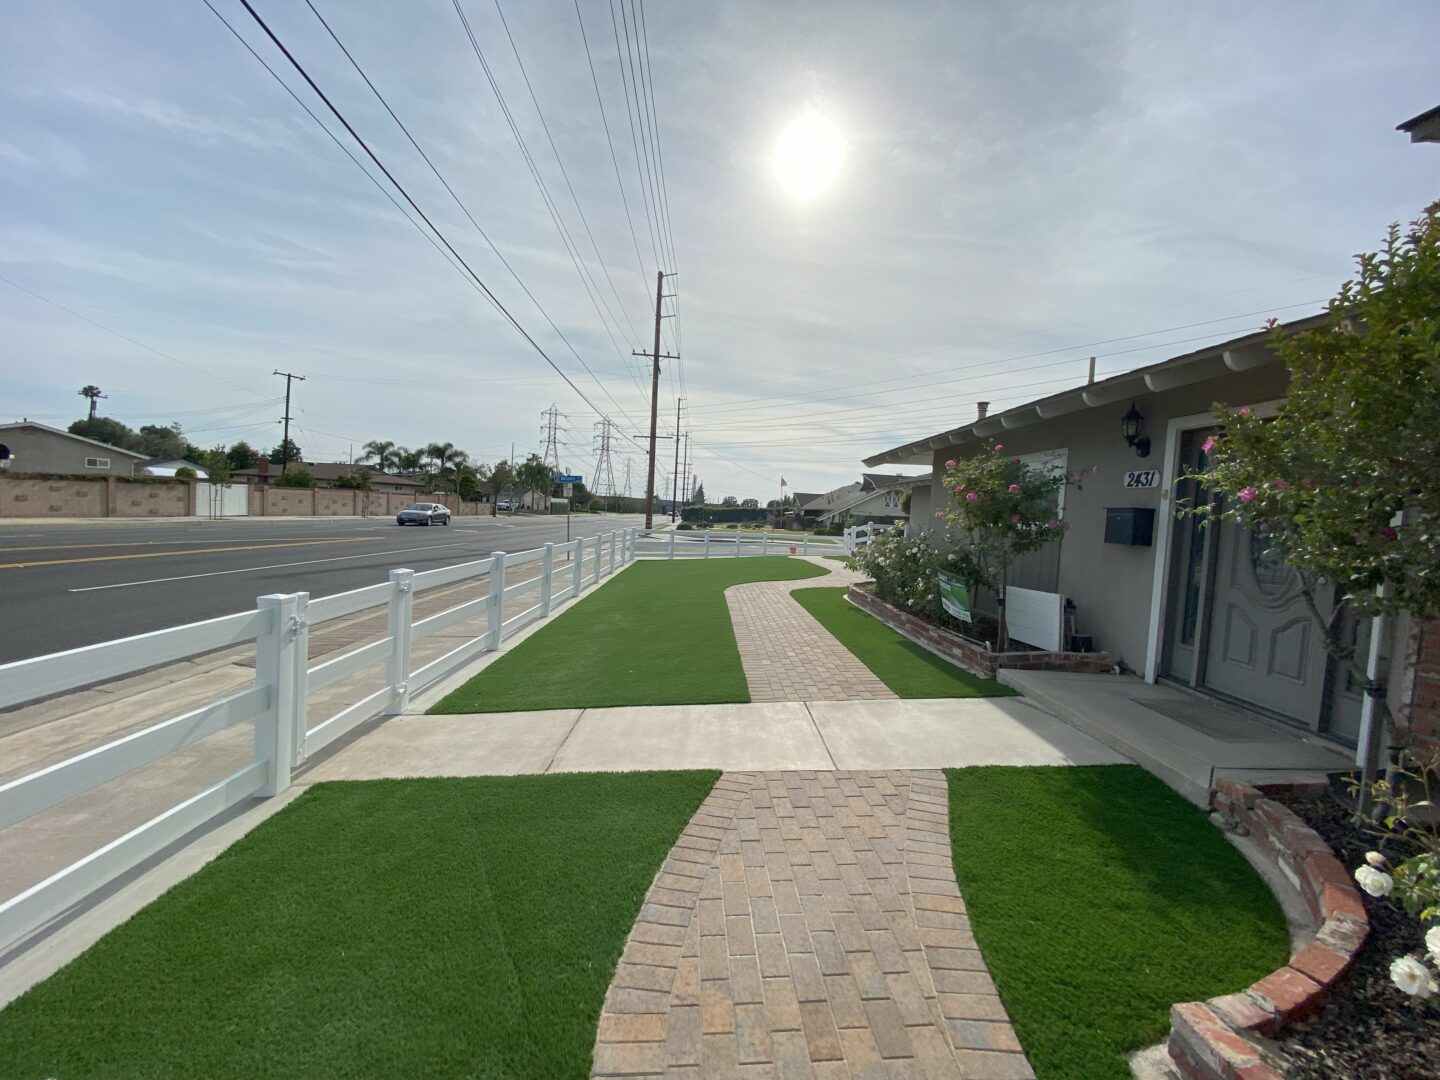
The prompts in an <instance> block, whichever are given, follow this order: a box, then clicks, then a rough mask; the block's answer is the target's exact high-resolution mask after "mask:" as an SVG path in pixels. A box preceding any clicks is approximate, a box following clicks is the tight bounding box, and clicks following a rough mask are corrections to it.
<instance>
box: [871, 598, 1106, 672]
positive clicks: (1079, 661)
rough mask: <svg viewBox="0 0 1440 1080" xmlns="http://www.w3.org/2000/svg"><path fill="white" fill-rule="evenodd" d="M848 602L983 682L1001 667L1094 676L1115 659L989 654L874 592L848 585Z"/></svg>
mask: <svg viewBox="0 0 1440 1080" xmlns="http://www.w3.org/2000/svg"><path fill="white" fill-rule="evenodd" d="M845 595H846V597H847V598H848V599H849V601H850V602H851V603H852V604H854V605H855V606H856V607H858V608H860V609H861V610H863V611H867V612H869V613H870V614H871V615H874V616H875V617H876V618H877V619H879V620H880V621H881V622H883V623H885V624H887V625H888V626H890V627H891V628H892V629H894V630H898V631H899V632H900V633H902V634H904V635H905V636H906V637H908V638H909V639H910V640H911V641H913V642H915V643H916V644H917V645H923V646H925V648H927V649H929V650H930V651H931V652H933V653H938V654H939V655H940V656H943V657H944V658H945V659H946V660H949V661H951V662H952V663H955V664H958V665H959V666H960V667H962V668H964V669H965V670H966V671H968V672H970V673H972V674H974V675H979V676H980V677H981V678H983V679H993V678H995V672H997V671H998V670H999V669H1000V668H1023V669H1025V670H1027V671H1078V672H1083V673H1085V674H1088V675H1097V674H1100V673H1101V672H1106V671H1110V670H1111V669H1113V668H1114V667H1115V664H1116V663H1117V660H1116V658H1115V657H1113V656H1111V655H1110V654H1109V653H1103V652H1099V653H1076V652H1042V651H1040V650H1035V651H1030V650H1027V651H1024V652H1003V653H997V652H991V651H990V650H989V649H987V648H985V646H984V645H982V644H979V643H978V642H974V641H970V640H969V639H968V638H964V637H961V636H960V635H959V634H957V633H955V632H953V631H951V630H946V629H945V628H944V627H941V626H936V625H935V624H934V623H932V622H927V621H925V620H924V619H922V618H920V617H919V616H917V615H911V614H910V613H909V612H908V611H901V610H900V609H899V608H898V607H896V606H895V605H894V604H888V603H886V602H885V601H884V600H881V599H880V598H879V597H877V596H876V595H875V594H874V593H872V592H869V591H868V590H866V589H863V588H861V587H860V586H859V585H851V586H850V588H849V589H848V590H847V591H846V593H845Z"/></svg>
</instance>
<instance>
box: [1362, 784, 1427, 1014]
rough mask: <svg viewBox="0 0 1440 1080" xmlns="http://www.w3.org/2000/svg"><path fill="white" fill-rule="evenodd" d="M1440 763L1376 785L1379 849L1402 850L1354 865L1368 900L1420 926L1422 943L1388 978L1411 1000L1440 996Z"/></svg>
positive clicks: (1372, 856) (1373, 853)
mask: <svg viewBox="0 0 1440 1080" xmlns="http://www.w3.org/2000/svg"><path fill="white" fill-rule="evenodd" d="M1437 765H1440V761H1431V762H1428V763H1417V766H1416V768H1414V769H1398V770H1396V773H1395V778H1394V779H1393V780H1381V781H1378V782H1377V783H1376V784H1375V785H1374V788H1373V791H1372V797H1373V801H1374V803H1375V804H1376V805H1379V806H1385V807H1387V808H1388V810H1389V813H1388V814H1386V816H1385V818H1384V824H1385V829H1384V831H1383V832H1380V833H1379V834H1378V835H1379V836H1380V837H1381V838H1382V840H1383V842H1384V843H1383V844H1382V846H1387V845H1388V846H1391V847H1393V848H1395V849H1398V850H1399V851H1403V852H1404V857H1400V856H1399V855H1395V856H1387V855H1386V854H1384V853H1383V852H1379V851H1371V852H1367V853H1366V855H1365V865H1363V866H1359V867H1356V869H1355V880H1356V881H1357V882H1358V883H1359V884H1360V887H1361V888H1362V889H1364V890H1365V891H1366V892H1367V893H1369V894H1370V895H1371V896H1377V897H1378V896H1389V897H1391V898H1393V899H1394V900H1396V901H1397V902H1399V903H1400V905H1401V906H1402V907H1404V908H1405V910H1406V911H1408V912H1409V913H1410V914H1411V915H1414V916H1415V918H1416V919H1417V920H1418V922H1419V927H1418V928H1417V929H1418V930H1419V931H1420V933H1419V934H1417V936H1418V937H1420V938H1421V942H1422V943H1421V945H1420V947H1418V948H1417V949H1416V950H1415V951H1414V952H1411V953H1407V954H1405V955H1404V956H1399V957H1396V958H1395V962H1394V963H1392V964H1391V965H1390V979H1391V981H1392V982H1394V983H1395V985H1396V986H1398V987H1399V988H1400V989H1401V990H1403V991H1405V993H1407V994H1409V995H1410V996H1411V997H1416V998H1428V997H1431V996H1433V995H1434V994H1436V993H1437V992H1440V979H1437V973H1440V817H1437V805H1436V801H1435V799H1434V797H1433V792H1432V790H1431V787H1432V785H1433V783H1434V780H1433V777H1434V776H1435V772H1436V766H1437Z"/></svg>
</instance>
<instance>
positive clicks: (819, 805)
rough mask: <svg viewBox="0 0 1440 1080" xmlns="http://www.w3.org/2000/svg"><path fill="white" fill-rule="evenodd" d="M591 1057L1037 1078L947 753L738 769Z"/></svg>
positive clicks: (708, 1066)
mask: <svg viewBox="0 0 1440 1080" xmlns="http://www.w3.org/2000/svg"><path fill="white" fill-rule="evenodd" d="M592 1074H593V1075H595V1076H646V1077H667V1078H680V1077H684V1078H688V1080H702V1078H703V1080H721V1078H726V1077H755V1078H757V1080H758V1078H761V1077H766V1078H775V1080H790V1078H794V1077H813V1078H816V1080H833V1078H839V1077H848V1078H855V1080H859V1078H861V1077H865V1078H869V1077H883V1078H901V1077H906V1078H931V1077H934V1078H940V1077H944V1078H955V1080H1025V1078H1032V1077H1033V1076H1034V1073H1032V1072H1031V1070H1030V1066H1029V1063H1028V1062H1027V1060H1026V1058H1025V1055H1024V1053H1023V1052H1021V1050H1020V1044H1019V1043H1018V1042H1017V1040H1016V1038H1015V1032H1014V1030H1013V1028H1012V1027H1011V1026H1010V1023H1009V1019H1008V1018H1007V1016H1006V1014H1005V1010H1004V1007H1003V1006H1002V1005H1001V1003H1000V998H999V997H998V996H997V994H996V992H995V985H994V983H992V982H991V980H990V976H989V974H988V973H987V971H986V968H985V962H984V960H983V959H982V958H981V956H980V952H979V950H978V948H977V947H976V944H975V939H974V938H973V937H972V936H971V933H970V924H969V921H968V920H967V918H966V915H965V904H964V901H963V900H962V899H961V897H960V891H959V889H958V888H957V887H956V885H955V875H954V873H953V871H952V869H951V865H950V842H949V816H948V811H947V797H946V790H945V780H944V777H943V775H942V774H941V773H940V772H938V771H923V770H914V771H909V772H883V773H865V772H854V773H852V772H789V773H779V772H774V773H727V774H725V775H724V776H723V777H722V778H721V779H720V781H719V782H718V783H717V784H716V786H715V789H714V791H712V792H711V794H710V796H709V797H708V798H707V799H706V800H705V802H704V804H702V805H701V807H700V809H699V811H698V812H697V813H696V814H695V817H694V818H693V819H692V820H691V821H690V823H689V825H688V826H687V827H686V829H685V831H684V832H683V833H682V834H681V836H680V839H679V840H678V841H677V843H676V845H675V847H674V848H673V849H672V850H671V852H670V856H669V858H668V859H667V860H666V862H665V865H664V867H663V868H662V869H661V872H660V873H659V874H658V875H657V876H656V878H655V882H654V884H653V885H652V886H651V888H650V891H649V893H648V894H647V895H646V898H645V903H644V905H643V906H642V908H641V910H640V917H639V919H638V920H637V921H636V923H635V926H634V928H633V929H632V930H631V932H630V937H629V939H628V941H627V942H626V945H625V951H624V953H623V955H622V956H621V958H620V963H619V965H618V967H617V969H616V972H615V976H614V979H613V981H612V982H611V985H610V990H609V992H608V994H607V995H606V998H605V1005H604V1009H603V1010H602V1013H601V1016H600V1025H599V1030H598V1032H597V1037H596V1044H595V1064H594V1069H593V1073H592Z"/></svg>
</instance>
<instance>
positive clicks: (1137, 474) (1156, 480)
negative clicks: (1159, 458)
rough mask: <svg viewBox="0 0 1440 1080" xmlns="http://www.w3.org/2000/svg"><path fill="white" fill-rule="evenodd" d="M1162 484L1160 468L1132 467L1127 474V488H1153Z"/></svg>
mask: <svg viewBox="0 0 1440 1080" xmlns="http://www.w3.org/2000/svg"><path fill="white" fill-rule="evenodd" d="M1159 486H1160V470H1159V469H1131V470H1130V471H1129V472H1127V473H1126V474H1125V488H1126V490H1127V491H1128V490H1129V489H1130V488H1153V487H1159Z"/></svg>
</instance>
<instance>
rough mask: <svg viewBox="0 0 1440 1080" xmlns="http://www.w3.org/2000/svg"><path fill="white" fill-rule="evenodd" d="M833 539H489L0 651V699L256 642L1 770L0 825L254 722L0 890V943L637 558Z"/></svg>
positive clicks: (763, 549) (21, 698)
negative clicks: (228, 605)
mask: <svg viewBox="0 0 1440 1080" xmlns="http://www.w3.org/2000/svg"><path fill="white" fill-rule="evenodd" d="M840 550H843V547H842V545H840V544H838V543H835V542H829V541H825V540H820V539H815V538H805V537H789V536H785V535H784V534H770V535H766V534H763V533H757V534H749V535H745V534H740V533H733V532H720V531H716V532H689V531H686V532H678V533H677V532H675V531H673V530H672V531H669V532H664V533H659V534H647V533H643V532H642V531H641V530H639V529H628V530H624V531H616V532H611V533H606V534H604V535H600V536H594V537H589V538H587V539H583V540H574V541H571V542H570V543H566V544H546V545H545V546H544V547H542V548H536V549H534V550H532V551H523V552H519V553H512V554H506V553H505V552H495V553H494V554H492V555H491V556H489V557H488V558H485V559H477V560H475V561H474V562H467V563H460V564H458V565H456V566H447V567H442V568H441V569H438V570H427V571H424V572H423V573H416V572H415V571H413V570H392V571H390V575H389V579H388V580H387V581H383V582H380V583H379V584H376V585H370V586H367V587H365V588H363V589H355V590H354V591H352V592H345V593H339V594H337V595H334V596H326V597H322V598H320V599H317V600H311V599H310V595H309V593H303V592H301V593H287V594H273V595H270V596H262V597H259V598H258V600H257V601H256V610H254V611H245V612H240V613H239V614H236V615H226V616H224V617H223V618H219V619H209V620H207V621H205V622H199V623H191V624H189V625H187V626H177V627H173V628H171V629H169V630H157V631H155V632H154V633H150V634H140V635H138V636H136V637H131V638H122V639H120V640H119V641H108V642H104V643H103V644H100V645H90V646H86V647H85V648H81V649H72V650H70V651H68V652H63V653H54V654H52V655H50V656H40V657H36V658H34V659H31V660H21V661H18V662H16V663H12V664H5V665H0V709H4V708H10V707H12V706H16V705H23V704H25V703H27V702H32V701H37V700H39V699H42V698H47V697H51V696H53V695H56V694H63V693H65V692H67V691H71V690H76V689H79V688H80V687H82V686H90V685H93V684H95V683H98V682H103V681H105V680H109V679H116V678H122V677H124V676H127V675H131V674H134V673H136V672H139V671H145V670H147V669H150V668H154V667H157V666H159V665H162V664H169V663H174V662H176V661H180V660H185V659H187V658H189V657H193V656H197V655H200V654H202V653H208V652H213V651H215V650H217V649H224V648H231V647H234V646H238V645H247V644H250V643H252V642H253V643H254V648H255V681H254V684H253V685H251V686H249V687H247V688H246V689H244V690H240V691H238V692H235V693H232V694H229V695H227V696H225V697H222V698H219V699H218V700H215V701H211V702H209V703H207V704H204V705H201V706H199V707H198V708H195V709H191V710H189V711H188V712H185V713H183V714H181V715H178V716H175V717H172V718H170V719H168V720H162V721H159V722H158V723H155V724H152V725H151V726H149V727H146V728H144V729H142V730H140V731H136V732H134V733H132V734H130V735H126V736H124V737H123V738H119V739H115V740H114V741H112V742H109V743H106V744H104V745H103V746H98V747H96V748H95V749H93V750H88V751H86V752H84V753H82V754H77V755H76V756H74V757H71V758H68V759H67V760H65V761H62V762H59V763H58V764H55V765H51V766H49V767H48V768H44V769H41V770H39V771H38V772H34V773H30V774H28V775H26V776H22V777H20V778H19V779H16V780H12V781H10V782H8V783H5V784H3V785H0V829H3V828H8V827H9V826H11V825H15V824H17V823H18V822H22V821H24V820H26V819H27V818H29V817H32V816H33V815H35V814H38V813H40V812H41V811H43V810H47V809H49V808H51V807H53V806H56V805H57V804H59V803H61V802H63V801H65V800H66V799H69V798H72V797H74V796H77V795H82V794H84V793H85V792H87V791H90V790H92V789H94V788H96V787H98V786H99V785H101V784H103V783H106V782H107V781H110V780H114V779H116V778H117V777H120V776H124V775H125V774H126V773H129V772H131V771H132V770H135V769H139V768H141V767H143V766H145V765H149V764H150V763H152V762H154V761H158V760H159V759H160V758H163V757H165V756H166V755H168V754H172V753H175V752H176V751H178V750H181V749H183V748H185V747H187V746H191V745H193V744H194V743H197V742H199V741H200V740H202V739H205V738H207V737H209V736H211V735H215V734H216V733H218V732H221V731H224V730H226V729H227V728H231V727H233V726H235V725H237V724H249V725H251V726H252V728H253V730H254V747H255V750H254V756H253V758H252V760H251V761H250V762H249V764H247V765H245V766H244V767H243V768H241V769H238V770H237V771H235V772H234V773H232V774H231V775H229V776H227V777H225V778H224V779H223V780H220V781H219V782H218V783H214V784H211V785H210V786H208V787H206V788H204V789H203V790H201V791H197V792H195V793H194V794H193V795H191V796H190V797H189V798H186V799H184V800H183V801H181V802H180V803H179V804H177V805H175V806H173V807H171V808H170V809H168V810H166V811H164V812H163V813H161V814H159V815H158V816H156V817H154V818H152V819H151V820H149V821H147V822H145V823H144V824H142V825H140V826H138V827H137V828H135V829H132V830H131V831H130V832H128V833H126V834H125V835H123V836H121V837H119V838H118V839H116V840H113V841H111V842H110V843H108V844H105V845H104V846H103V847H101V848H100V849H98V850H96V851H94V852H92V853H90V854H89V855H87V856H85V857H84V858H82V859H80V860H78V861H77V862H74V863H72V864H71V865H69V866H67V867H65V868H64V869H63V870H60V871H58V872H57V873H55V874H52V875H51V876H50V877H49V878H47V879H45V880H44V881H41V882H39V883H37V884H36V885H33V886H31V887H30V888H28V889H26V890H25V891H24V892H22V893H20V894H18V895H16V896H14V897H11V898H10V899H8V900H6V901H4V902H3V903H0V950H4V949H6V948H8V947H9V946H11V945H13V944H15V943H16V942H18V941H20V940H21V939H23V938H24V937H26V936H27V935H28V934H30V933H31V932H33V931H34V930H36V929H38V928H39V927H41V926H44V925H45V924H46V923H48V922H49V921H51V920H52V919H54V918H56V917H57V916H59V915H61V914H63V913H64V912H65V911H67V910H68V909H69V908H71V907H73V906H74V905H75V904H77V903H78V902H80V901H81V900H83V899H84V898H85V897H87V896H88V895H89V894H90V893H92V892H94V891H95V890H97V889H99V888H101V887H102V886H104V885H106V884H107V883H109V882H111V881H113V880H114V879H115V878H117V877H119V876H120V875H122V874H124V873H126V872H127V871H129V870H131V869H133V868H134V867H135V866H137V865H138V864H139V863H141V862H143V861H144V860H145V859H147V858H149V857H150V856H152V855H154V854H156V853H157V852H159V851H161V850H162V849H163V848H165V847H166V846H167V845H169V844H171V843H173V842H174V841H176V840H178V839H180V838H181V837H183V836H184V835H185V834H187V833H189V832H191V831H192V830H194V829H196V828H199V827H200V826H202V825H204V824H205V823H206V822H208V821H210V820H211V819H212V818H214V817H215V816H217V815H218V814H221V813H224V812H225V811H226V810H228V809H230V808H231V807H233V806H235V805H236V804H237V803H240V802H243V801H244V800H246V799H248V798H251V797H252V796H256V795H259V796H272V795H278V794H279V793H280V792H282V791H284V790H285V789H286V788H288V787H289V786H290V774H291V771H292V770H293V769H294V768H296V767H297V766H298V765H300V764H301V763H302V762H304V761H305V759H306V758H307V757H308V756H310V755H312V754H314V753H316V752H317V751H319V750H320V749H322V748H323V747H325V746H327V745H329V744H330V743H332V742H334V741H335V740H336V739H339V738H340V737H342V736H343V735H345V734H346V733H348V732H350V731H352V730H354V728H356V727H357V726H358V725H360V724H362V723H364V722H365V721H367V720H370V719H372V718H374V717H377V716H380V715H390V714H395V713H399V712H402V711H403V710H404V709H405V708H406V706H407V705H408V704H409V700H410V697H411V695H413V694H415V693H417V692H418V691H420V690H422V689H424V688H425V687H427V686H430V685H432V684H433V683H435V682H436V681H437V680H439V679H440V678H441V677H442V676H444V675H447V674H449V673H450V672H452V671H454V670H456V669H457V668H458V667H459V666H460V665H461V664H463V663H464V662H466V661H467V660H469V659H471V658H473V657H475V656H478V655H480V654H481V653H485V652H490V651H492V650H495V649H498V648H499V647H500V643H501V642H502V641H504V640H505V639H506V638H507V637H510V636H511V635H512V634H514V633H516V632H517V631H519V630H521V629H522V628H524V627H526V626H528V625H530V624H531V623H533V622H535V621H536V620H537V619H543V618H545V617H546V616H548V615H549V614H550V612H551V610H552V609H553V607H554V605H556V604H558V603H561V602H562V601H565V600H568V599H571V598H572V597H576V596H579V595H580V594H581V593H582V592H584V591H585V590H586V589H588V588H590V587H591V586H594V585H597V584H599V582H600V581H602V580H603V579H604V578H606V577H608V576H610V575H611V574H613V573H614V572H615V571H616V570H618V569H620V568H621V567H623V566H625V565H626V564H628V563H630V562H633V561H635V560H636V559H637V558H640V557H645V558H662V559H663V558H721V557H726V558H728V557H736V558H738V557H740V556H751V555H787V554H801V555H813V554H824V553H826V552H836V551H840ZM516 567H534V571H535V572H534V574H533V575H531V576H529V577H528V578H527V579H526V580H523V581H520V582H518V583H515V584H510V585H507V584H506V582H505V578H506V571H507V570H513V569H514V568H516ZM479 578H487V579H488V585H489V587H488V589H487V591H486V592H485V594H484V595H483V596H480V597H478V598H476V599H473V600H467V601H464V602H462V603H459V604H456V605H455V606H454V607H451V608H447V609H446V610H444V611H440V612H438V613H436V614H433V615H430V616H427V617H426V618H423V619H421V620H420V621H419V622H416V621H415V618H414V605H415V597H416V595H417V594H420V593H424V592H426V591H427V590H431V589H438V588H443V587H447V586H453V585H456V584H459V583H461V582H465V581H469V580H473V579H479ZM380 606H384V607H385V608H386V610H387V616H388V617H387V620H386V630H385V635H384V636H383V637H381V638H379V639H378V640H375V641H371V642H369V643H367V644H364V645H360V646H358V647H356V648H353V649H350V650H349V651H347V652H344V653H342V654H340V655H338V656H334V657H330V658H327V659H325V660H323V661H321V662H319V663H316V664H314V665H312V664H311V662H310V631H311V629H312V628H313V627H316V626H319V625H321V624H323V623H326V622H330V621H332V620H335V619H341V618H345V617H347V616H351V615H356V614H358V613H360V612H362V611H365V610H367V609H373V608H377V607H380ZM482 615H483V616H484V617H485V624H484V627H485V628H484V630H483V631H482V632H481V633H479V634H478V635H477V636H475V637H472V638H470V639H469V640H467V641H465V642H464V643H462V644H460V645H458V646H457V647H455V648H454V649H451V650H450V651H449V652H447V653H445V654H444V655H442V656H439V657H437V658H436V659H434V660H431V661H430V662H428V663H426V664H424V665H423V666H421V667H418V668H412V663H411V661H412V658H413V646H414V645H415V643H416V642H419V641H422V640H423V639H425V638H427V637H429V636H431V635H433V634H438V633H440V632H441V631H444V630H446V629H448V628H450V627H452V626H455V625H456V624H458V623H463V622H466V621H467V620H470V619H476V618H479V617H480V616H482ZM380 664H384V669H385V682H384V685H383V686H382V687H381V688H380V689H379V690H376V691H375V692H373V693H370V694H367V695H366V696H365V697H363V698H361V699H360V700H358V701H355V702H352V703H350V704H348V705H346V706H345V707H344V708H342V709H341V710H340V711H339V712H336V713H334V714H332V715H329V716H322V717H314V716H311V715H310V704H311V698H312V695H314V694H316V693H317V692H319V691H321V690H323V689H325V688H327V687H330V686H333V685H335V684H336V683H339V682H340V681H341V680H344V679H347V678H350V677H352V676H354V675H356V674H357V673H359V672H360V671H362V670H364V669H366V668H370V667H372V666H378V665H380Z"/></svg>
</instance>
